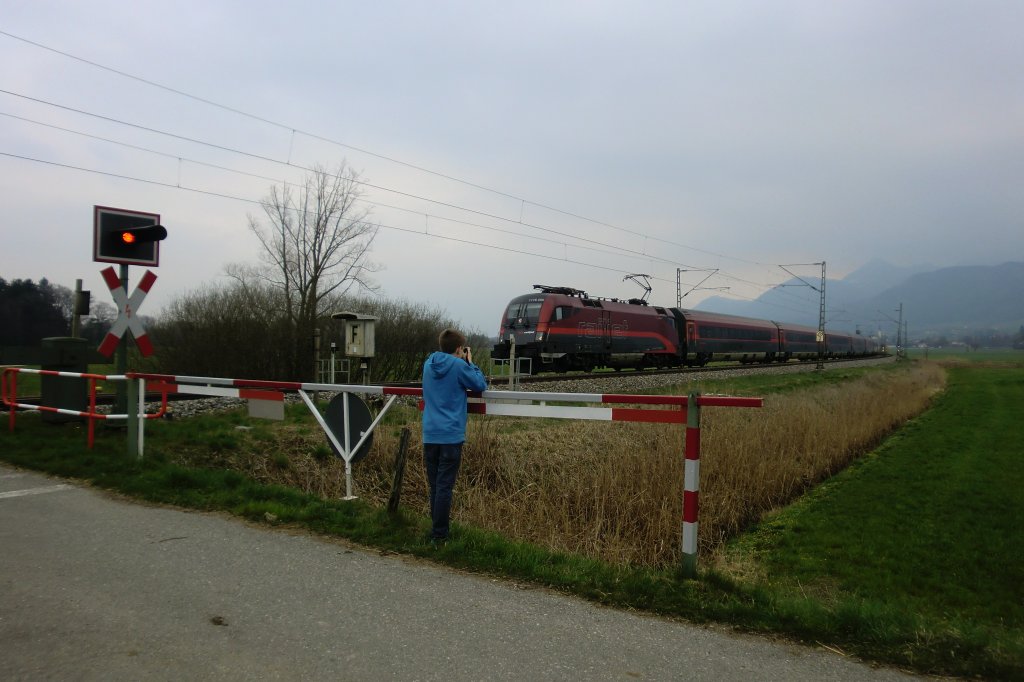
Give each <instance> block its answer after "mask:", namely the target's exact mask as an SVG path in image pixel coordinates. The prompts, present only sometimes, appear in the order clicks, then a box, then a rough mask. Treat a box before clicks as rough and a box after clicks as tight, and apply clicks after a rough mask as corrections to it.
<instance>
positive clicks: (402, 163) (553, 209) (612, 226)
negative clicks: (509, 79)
mask: <svg viewBox="0 0 1024 682" xmlns="http://www.w3.org/2000/svg"><path fill="white" fill-rule="evenodd" d="M0 35H4V36H7V37H8V38H11V39H12V40H17V41H20V42H23V43H25V44H28V45H32V46H33V47H36V48H39V49H41V50H46V51H48V52H52V53H54V54H57V55H60V56H62V57H66V58H68V59H72V60H75V61H78V62H80V63H82V64H86V65H88V66H91V67H94V68H97V69H101V70H103V71H107V72H109V73H113V74H115V75H118V76H121V77H123V78H127V79H130V80H134V81H136V82H138V83H143V84H145V85H148V86H150V87H154V88H157V89H160V90H163V91H165V92H169V93H172V94H174V95H178V96H180V97H185V98H188V99H191V100H193V101H196V102H200V103H202V104H205V105H207V106H211V107H215V108H218V109H221V110H223V111H227V112H230V113H233V114H236V115H239V116H243V117H246V118H248V119H250V120H254V121H258V122H260V123H264V124H266V125H270V126H273V127H276V128H279V129H281V130H285V131H290V132H291V133H292V135H294V134H296V133H298V134H300V135H303V136H305V137H309V138H311V139H315V140H319V141H321V142H326V143H328V144H333V145H337V146H339V147H343V148H345V149H351V150H352V151H355V152H358V153H360V154H366V155H367V156H372V157H374V158H377V159H381V160H383V161H387V162H389V163H394V164H397V165H400V166H404V167H406V168H410V169H413V170H416V171H418V172H421V173H427V174H429V175H433V176H435V177H439V178H443V179H445V180H449V181H451V182H456V183H459V184H462V185H465V186H467V187H472V188H474V189H478V190H481V191H484V192H488V193H491V194H494V195H496V196H501V197H505V198H507V199H513V200H515V201H518V202H520V203H521V204H524V205H525V204H529V205H530V206H534V207H537V208H540V209H543V210H546V211H551V212H554V213H558V214H560V215H564V216H567V217H571V218H575V219H578V220H583V221H585V222H589V223H591V224H594V225H600V226H602V227H607V228H610V229H613V230H618V231H621V232H625V233H627V234H630V235H634V236H639V237H644V238H645V239H649V240H653V241H657V242H660V243H663V244H669V245H671V246H676V247H679V248H683V249H688V250H691V251H696V252H699V253H703V254H706V255H710V256H715V257H718V258H725V259H728V260H734V261H737V262H741V263H747V264H750V265H759V266H762V267H766V268H771V267H774V265H773V264H770V263H761V262H758V261H752V260H747V259H743V258H738V257H736V256H729V255H727V254H722V253H717V252H715V251H709V250H707V249H701V248H699V247H695V246H690V245H687V244H682V243H680V242H675V241H672V240H670V239H664V238H662V237H656V236H652V235H647V234H644V233H642V232H640V231H638V230H634V229H630V228H626V227H622V226H620V225H615V224H613V223H609V222H606V221H603V220H598V219H596V218H591V217H588V216H584V215H582V214H579V213H575V212H573V211H568V210H565V209H561V208H558V207H556V206H551V205H549V204H544V203H541V202H537V201H533V200H530V199H527V198H525V197H522V196H519V195H517V194H513V193H510V192H505V191H502V190H498V189H494V188H492V187H488V186H486V185H482V184H479V183H476V182H472V181H470V180H466V179H464V178H460V177H456V176H454V175H449V174H447V173H443V172H440V171H436V170H433V169H430V168H426V167H424V166H420V165H418V164H414V163H410V162H408V161H403V160H402V159H398V158H395V157H392V156H388V155H386V154H381V153H378V152H374V151H372V150H369V149H365V148H362V147H357V146H354V145H351V144H348V143H346V142H342V141H340V140H336V139H333V138H330V137H327V136H325V135H320V134H317V133H312V132H309V131H306V130H302V129H300V128H299V127H297V126H292V125H288V124H286V123H281V122H279V121H274V120H271V119H269V118H266V117H263V116H259V115H257V114H253V113H251V112H248V111H245V110H242V109H238V108H236V107H232V106H228V105H226V104H222V103H220V102H216V101H214V100H211V99H208V98H205V97H201V96H199V95H195V94H192V93H190V92H186V91H184V90H181V89H178V88H174V87H171V86H169V85H165V84H163V83H158V82H156V81H154V80H151V79H148V78H143V77H141V76H137V75H135V74H131V73H128V72H127V71H122V70H120V69H115V68H113V67H110V66H107V65H105V64H100V63H99V62H95V61H92V60H89V59H86V58H84V57H80V56H78V55H75V54H72V53H70V52H67V51H64V50H59V49H57V48H54V47H51V46H49V45H45V44H43V43H40V42H38V41H34V40H30V39H28V38H25V37H23V36H19V35H15V34H13V33H10V32H8V31H3V30H0ZM464 210H465V209H464ZM495 217H496V216H495ZM499 219H502V220H510V219H507V218H499ZM513 222H515V221H513Z"/></svg>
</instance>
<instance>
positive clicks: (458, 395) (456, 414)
mask: <svg viewBox="0 0 1024 682" xmlns="http://www.w3.org/2000/svg"><path fill="white" fill-rule="evenodd" d="M486 389H487V380H486V379H485V378H484V373H483V372H481V371H480V368H479V367H477V366H476V365H473V364H470V363H468V362H466V361H465V360H463V359H462V358H457V357H455V356H454V355H450V354H448V353H442V352H440V351H435V352H434V353H431V354H430V357H428V358H427V361H426V362H425V363H423V402H424V406H423V442H424V443H435V444H441V445H451V444H453V443H461V442H463V441H465V440H466V391H467V390H469V391H476V392H479V391H484V390H486Z"/></svg>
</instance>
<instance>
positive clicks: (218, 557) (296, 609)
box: [0, 466, 909, 682]
mask: <svg viewBox="0 0 1024 682" xmlns="http://www.w3.org/2000/svg"><path fill="white" fill-rule="evenodd" d="M0 679H3V680H41V679H59V680H187V679H188V680H190V679H204V680H205V679H216V680H261V679H267V680H275V679H280V680H292V679H296V680H297V679H302V680H320V679H330V680H382V679H383V680H453V681H454V680H492V679H499V680H500V679H516V680H520V679H523V680H526V679H528V680H555V679H558V680H561V679H587V680H675V679H680V680H681V679H686V680H786V681H787V682H788V681H791V680H815V681H818V680H897V679H909V676H906V675H904V674H902V673H900V672H898V671H895V670H891V669H876V668H872V667H870V666H868V665H865V664H863V663H859V662H857V661H855V660H851V659H849V658H846V657H844V656H841V655H838V654H835V653H832V652H830V651H827V650H824V649H818V648H809V647H802V646H796V645H790V644H785V643H778V642H773V641H769V640H766V639H762V638H757V637H751V636H740V635H736V634H733V633H729V632H727V631H725V630H722V629H715V628H706V627H699V626H693V625H689V624H686V623H678V622H671V621H667V620H663V619H659V618H653V617H648V616H643V615H637V614H634V613H628V612H623V611H616V610H612V609H607V608H602V607H599V606H595V605H593V604H590V603H588V602H585V601H581V600H578V599H573V598H569V597H565V596H562V595H558V594H553V593H551V592H548V591H546V590H541V589H524V588H522V587H520V586H517V585H515V584H512V583H509V582H505V581H499V580H493V579H488V578H483V577H478V576H471V575H465V574H462V573H458V572H454V571H451V570H448V569H445V568H441V567H437V566H433V565H430V564H428V563H425V562H421V561H413V560H410V559H407V558H402V557H398V556H381V555H379V554H377V553H374V552H368V551H364V550H362V549H358V548H353V547H349V546H346V545H345V544H342V543H338V542H333V541H328V540H324V539H320V538H317V537H312V536H309V535H305V534H297V533H289V532H283V531H277V530H271V529H266V528H259V527H253V526H250V525H246V524H245V523H242V522H240V521H238V520H235V519H231V518H228V517H224V516H220V515H214V514H204V513H196V512H189V511H182V510H178V509H168V508H159V507H150V506H145V505H139V504H133V503H130V502H125V501H121V500H118V499H115V498H112V497H110V496H108V495H106V494H104V493H102V492H98V491H95V490H91V489H88V488H84V487H81V486H79V485H77V484H74V483H71V482H68V481H62V480H57V479H50V478H46V477H44V476H41V475H38V474H34V473H29V472H22V471H16V470H14V469H11V468H9V467H3V466H0Z"/></svg>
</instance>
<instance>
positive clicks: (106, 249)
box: [93, 206, 167, 266]
mask: <svg viewBox="0 0 1024 682" xmlns="http://www.w3.org/2000/svg"><path fill="white" fill-rule="evenodd" d="M93 232H94V234H93V260H95V261H98V262H103V263H121V264H122V265H152V266H157V265H160V242H161V241H163V240H164V239H166V238H167V228H165V227H164V226H163V225H161V224H160V216H159V215H157V214H156V213H143V212H141V211H128V210H124V209H119V208H108V207H105V206H96V207H94V222H93Z"/></svg>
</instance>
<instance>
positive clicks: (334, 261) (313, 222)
mask: <svg viewBox="0 0 1024 682" xmlns="http://www.w3.org/2000/svg"><path fill="white" fill-rule="evenodd" d="M361 194H362V192H361V189H360V180H359V174H358V173H356V172H355V171H354V170H352V169H351V168H350V167H349V166H348V165H347V164H346V163H345V162H342V163H341V164H339V166H338V168H337V170H335V171H333V172H332V171H328V170H327V169H326V168H325V167H323V166H319V165H318V166H316V167H315V168H313V169H312V171H311V172H310V173H309V174H308V175H307V176H306V178H305V180H304V182H303V184H302V185H299V186H293V185H288V184H285V185H282V186H276V185H275V186H273V187H271V188H270V193H269V194H268V195H267V197H266V198H265V199H264V200H263V201H262V202H261V204H262V206H263V212H264V215H265V220H261V219H259V218H257V217H255V216H252V215H250V216H249V228H250V229H251V230H252V232H253V234H254V235H256V238H257V239H259V242H260V245H261V246H262V247H263V249H262V251H261V254H260V256H261V260H262V261H263V267H261V268H246V267H238V266H235V267H230V268H229V269H228V274H229V275H231V276H233V277H235V278H236V279H238V280H239V281H240V282H242V283H243V284H245V282H246V280H248V279H250V278H252V277H256V278H258V279H259V280H261V281H263V282H264V283H266V284H268V285H270V286H271V287H272V288H274V289H276V290H278V291H279V292H280V293H281V294H282V296H283V299H282V300H283V301H284V306H285V310H284V313H285V314H286V315H287V317H288V320H289V321H290V323H291V325H292V327H293V329H294V333H295V336H294V338H293V342H294V343H293V344H292V347H293V348H294V349H295V365H294V371H296V372H299V373H301V374H305V373H306V372H305V371H303V368H305V367H308V366H309V363H308V362H307V361H305V360H303V358H308V357H309V353H308V352H307V351H308V348H307V346H308V344H309V340H310V339H311V338H312V333H313V329H314V327H315V325H316V320H317V317H318V316H321V315H323V314H324V313H326V312H327V311H326V310H325V309H324V306H325V302H326V301H327V300H328V296H330V295H331V294H342V293H345V292H347V291H349V290H351V289H352V288H353V287H355V288H362V289H366V290H369V291H374V290H375V288H376V287H375V285H374V284H373V282H372V281H371V280H370V278H369V275H370V274H372V273H373V272H376V271H377V269H378V268H377V266H376V265H375V264H373V263H371V262H370V261H369V259H368V255H369V252H370V247H371V246H372V245H373V240H374V238H375V237H376V236H377V227H376V226H374V225H373V224H371V223H369V222H368V221H367V220H366V218H367V216H368V215H369V209H367V208H365V207H361V206H358V205H357V202H358V200H359V198H360V196H361Z"/></svg>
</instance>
